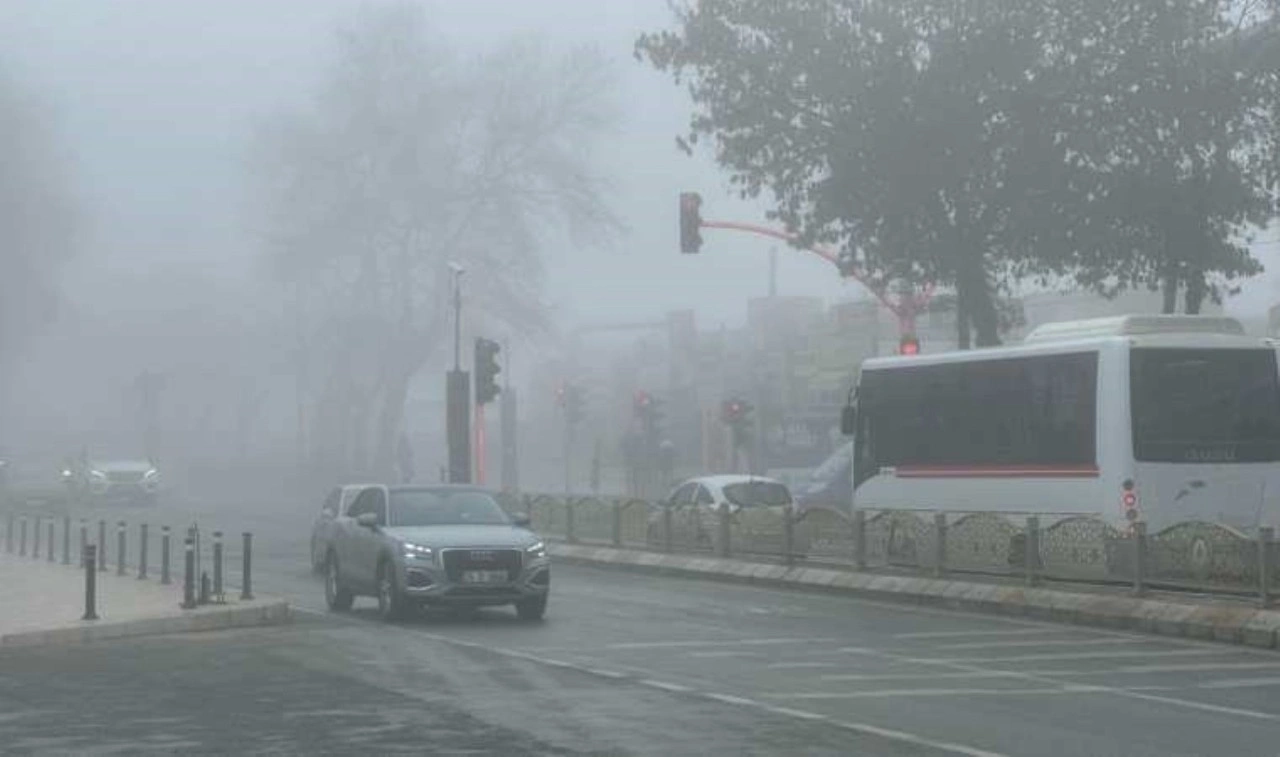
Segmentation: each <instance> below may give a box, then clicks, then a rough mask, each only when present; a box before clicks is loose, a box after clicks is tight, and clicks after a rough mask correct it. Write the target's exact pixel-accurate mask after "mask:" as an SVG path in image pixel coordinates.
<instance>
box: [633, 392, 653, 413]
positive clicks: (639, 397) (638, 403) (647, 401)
mask: <svg viewBox="0 0 1280 757" xmlns="http://www.w3.org/2000/svg"><path fill="white" fill-rule="evenodd" d="M652 406H653V397H651V396H649V393H648V392H646V391H644V390H640V391H637V392H636V395H635V397H634V398H633V399H632V401H631V407H632V409H633V410H635V413H636V415H639V416H642V415H644V414H645V413H647V412H648V411H649V408H650V407H652Z"/></svg>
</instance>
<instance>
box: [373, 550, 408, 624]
mask: <svg viewBox="0 0 1280 757" xmlns="http://www.w3.org/2000/svg"><path fill="white" fill-rule="evenodd" d="M406 604H407V603H406V602H405V598H404V595H403V594H401V593H400V587H398V586H396V572H395V570H394V569H393V568H392V566H391V562H390V561H388V560H386V559H385V558H384V559H383V560H382V561H381V562H379V563H378V617H380V618H382V619H383V620H385V621H392V620H399V619H400V618H403V617H404V615H405V609H406Z"/></svg>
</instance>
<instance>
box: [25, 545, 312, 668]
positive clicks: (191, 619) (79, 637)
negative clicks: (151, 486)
mask: <svg viewBox="0 0 1280 757" xmlns="http://www.w3.org/2000/svg"><path fill="white" fill-rule="evenodd" d="M174 578H175V582H174V583H172V584H169V585H163V584H161V583H160V581H159V579H158V577H152V578H148V579H138V578H137V571H136V569H135V570H129V571H127V572H126V574H125V575H124V576H118V575H116V567H115V566H114V565H112V566H109V569H108V570H105V571H98V573H97V614H98V620H89V621H87V620H82V619H81V618H82V616H83V614H84V606H85V573H84V570H83V568H76V567H72V566H69V565H63V564H62V563H61V562H60V561H59V562H48V561H47V560H46V558H45V557H44V556H43V555H42V556H41V557H40V559H38V560H37V559H33V558H32V557H30V556H27V557H18V556H17V555H10V554H5V553H3V552H0V646H4V647H8V646H22V645H32V644H66V643H82V642H90V641H99V640H103V639H114V638H121V637H125V636H145V635H152V634H164V633H184V632H192V631H211V630H217V629H224V628H238V627H244V626H262V625H276V624H281V623H287V622H289V619H290V610H289V606H288V604H286V603H285V602H283V601H280V600H277V599H274V598H268V597H256V598H255V599H253V600H250V601H241V600H240V599H239V598H238V592H234V593H233V592H230V591H228V593H227V598H226V604H221V605H214V604H210V605H204V606H201V607H199V608H197V609H194V610H183V609H181V607H180V606H179V605H180V604H181V602H182V584H181V577H180V576H175V577H174Z"/></svg>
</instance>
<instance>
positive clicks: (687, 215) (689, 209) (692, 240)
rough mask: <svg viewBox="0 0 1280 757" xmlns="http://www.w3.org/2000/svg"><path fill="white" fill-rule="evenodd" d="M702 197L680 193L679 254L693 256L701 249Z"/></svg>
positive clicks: (690, 193) (692, 193)
mask: <svg viewBox="0 0 1280 757" xmlns="http://www.w3.org/2000/svg"><path fill="white" fill-rule="evenodd" d="M701 227H702V197H701V196H700V195H699V194H698V193H697V192H681V193H680V252H682V253H684V254H686V255H695V254H697V252H698V250H700V249H702V233H701V231H699V229H700V228H701Z"/></svg>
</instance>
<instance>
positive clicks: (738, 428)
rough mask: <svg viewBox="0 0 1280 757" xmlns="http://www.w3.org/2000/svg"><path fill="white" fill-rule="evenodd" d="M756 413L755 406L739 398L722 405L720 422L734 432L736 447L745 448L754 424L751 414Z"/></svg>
mask: <svg viewBox="0 0 1280 757" xmlns="http://www.w3.org/2000/svg"><path fill="white" fill-rule="evenodd" d="M754 411H755V406H754V405H752V404H751V403H750V402H747V401H746V400H743V399H738V398H737V397H734V398H733V399H728V400H725V401H724V402H723V403H721V405H720V421H721V422H722V423H724V424H725V425H726V426H728V427H729V429H730V431H732V432H733V446H734V447H741V446H744V445H745V444H746V443H747V439H749V438H750V436H751V426H752V424H753V423H754V420H753V419H752V417H751V414H752V412H754Z"/></svg>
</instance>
